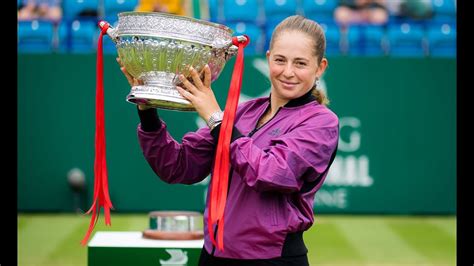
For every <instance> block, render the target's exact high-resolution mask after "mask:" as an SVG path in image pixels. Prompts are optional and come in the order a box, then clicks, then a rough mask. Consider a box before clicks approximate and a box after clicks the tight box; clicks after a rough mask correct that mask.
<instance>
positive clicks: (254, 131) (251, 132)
mask: <svg viewBox="0 0 474 266" xmlns="http://www.w3.org/2000/svg"><path fill="white" fill-rule="evenodd" d="M280 110H281V107H278V110H277V111H276V113H275V115H274V116H273V117H272V118H270V120H268V121H267V122H265V124H263V125H261V126H260V127H257V125H258V121H260V119H261V118H262V116H263V115H264V114H265V113H266V110H265V112H264V113H263V114H262V116H260V118H259V119H258V120H257V125H255V128H254V129H253V130H252V131H250V133H249V134H248V135H247V137H251V136H253V135H254V134H255V133H256V132H257V131H258V130H259V129H261V128H262V127H264V126H265V125H266V124H268V123H269V122H270V121H272V120H273V118H275V116H277V114H278V112H280Z"/></svg>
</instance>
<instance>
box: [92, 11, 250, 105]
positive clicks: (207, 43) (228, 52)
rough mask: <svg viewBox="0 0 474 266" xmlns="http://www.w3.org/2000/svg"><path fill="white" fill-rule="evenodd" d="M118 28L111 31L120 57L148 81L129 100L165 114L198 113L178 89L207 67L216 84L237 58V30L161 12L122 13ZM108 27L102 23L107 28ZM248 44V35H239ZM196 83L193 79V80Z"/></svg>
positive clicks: (134, 75)
mask: <svg viewBox="0 0 474 266" xmlns="http://www.w3.org/2000/svg"><path fill="white" fill-rule="evenodd" d="M118 18H119V19H118V24H117V26H116V27H115V28H114V27H111V26H109V28H108V30H107V35H108V36H109V37H110V38H111V39H112V40H113V42H114V43H115V46H116V48H117V53H118V56H119V58H120V60H121V62H122V64H123V65H124V66H125V68H126V69H127V71H128V72H129V73H130V74H131V75H132V76H133V77H134V78H137V79H140V80H143V83H144V85H140V86H133V87H132V88H131V91H130V93H129V94H128V95H127V101H128V102H131V103H135V104H144V105H147V106H150V107H155V108H161V109H172V110H179V111H194V110H195V109H194V107H193V106H192V104H191V103H190V102H189V101H187V100H186V99H185V98H183V97H182V96H181V95H180V94H179V92H178V91H177V89H176V86H179V85H181V82H180V80H179V78H178V76H179V75H180V74H183V75H184V76H185V77H186V78H189V79H190V71H189V67H191V66H192V67H193V68H194V69H196V70H197V71H198V73H201V71H202V69H203V67H204V66H205V65H206V64H208V65H209V67H210V69H211V81H214V80H216V79H217V77H219V75H220V73H221V72H222V69H223V68H224V65H225V64H226V63H227V61H228V60H229V59H230V58H231V57H232V56H234V55H235V54H237V50H238V49H237V46H235V45H233V43H232V33H233V32H232V30H231V29H230V28H228V27H226V26H224V25H221V24H216V23H212V22H208V21H204V20H199V19H194V18H190V17H183V16H177V15H172V14H168V13H159V12H123V13H119V14H118ZM107 24H108V23H107V22H105V21H101V22H100V24H99V26H100V27H101V28H102V27H104V25H107ZM237 39H238V40H239V41H245V36H237ZM190 81H192V80H190Z"/></svg>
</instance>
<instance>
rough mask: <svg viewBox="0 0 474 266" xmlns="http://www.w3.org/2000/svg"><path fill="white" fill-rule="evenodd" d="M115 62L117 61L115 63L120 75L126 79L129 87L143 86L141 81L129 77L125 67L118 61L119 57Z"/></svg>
mask: <svg viewBox="0 0 474 266" xmlns="http://www.w3.org/2000/svg"><path fill="white" fill-rule="evenodd" d="M116 60H117V63H118V64H119V65H120V70H121V71H122V73H123V74H124V75H125V77H126V78H127V81H128V83H129V84H130V86H137V85H143V81H141V80H139V79H136V78H134V77H132V75H130V73H128V71H127V69H125V67H124V66H123V64H122V61H121V60H120V58H119V57H117V58H116Z"/></svg>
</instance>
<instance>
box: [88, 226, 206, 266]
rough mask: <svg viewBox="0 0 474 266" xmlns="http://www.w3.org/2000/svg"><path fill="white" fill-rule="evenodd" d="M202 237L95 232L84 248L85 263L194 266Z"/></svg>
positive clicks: (201, 243) (202, 242)
mask: <svg viewBox="0 0 474 266" xmlns="http://www.w3.org/2000/svg"><path fill="white" fill-rule="evenodd" d="M203 245H204V240H203V239H200V240H153V239H147V238H143V236H142V232H97V233H95V235H94V236H93V238H92V239H91V240H90V241H89V244H88V247H87V251H88V254H87V264H88V266H107V265H114V266H117V265H130V266H151V265H153V266H160V265H161V266H195V265H197V264H198V261H199V255H200V254H201V249H202V247H203Z"/></svg>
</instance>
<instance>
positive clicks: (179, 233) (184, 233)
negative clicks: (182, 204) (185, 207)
mask: <svg viewBox="0 0 474 266" xmlns="http://www.w3.org/2000/svg"><path fill="white" fill-rule="evenodd" d="M149 219H150V228H148V229H147V230H145V231H143V237H144V238H148V239H161V240H195V239H202V238H204V231H203V229H202V214H201V213H199V212H191V211H153V212H150V213H149Z"/></svg>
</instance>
